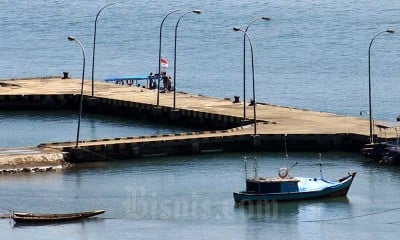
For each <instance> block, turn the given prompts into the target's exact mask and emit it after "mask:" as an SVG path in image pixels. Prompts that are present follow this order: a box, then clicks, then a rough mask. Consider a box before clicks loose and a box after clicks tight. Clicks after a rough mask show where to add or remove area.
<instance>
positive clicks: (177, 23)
mask: <svg viewBox="0 0 400 240" xmlns="http://www.w3.org/2000/svg"><path fill="white" fill-rule="evenodd" d="M189 13H196V14H201V11H200V10H191V11H188V12H185V13H184V14H182V15H181V16H180V18H179V19H178V21H177V22H176V26H175V48H174V106H173V109H175V107H176V39H177V35H178V25H179V22H180V21H181V19H182V18H183V17H184V16H185V15H187V14H189Z"/></svg>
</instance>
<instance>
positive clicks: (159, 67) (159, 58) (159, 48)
mask: <svg viewBox="0 0 400 240" xmlns="http://www.w3.org/2000/svg"><path fill="white" fill-rule="evenodd" d="M178 11H180V10H174V11H172V12H169V13H168V14H167V15H166V16H165V17H164V19H163V20H162V22H161V25H160V41H159V46H158V84H157V86H158V87H157V107H158V106H159V105H160V80H161V35H162V27H163V24H164V22H165V20H166V19H167V17H168V16H169V15H171V14H173V13H175V12H178Z"/></svg>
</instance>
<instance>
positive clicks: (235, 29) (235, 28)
mask: <svg viewBox="0 0 400 240" xmlns="http://www.w3.org/2000/svg"><path fill="white" fill-rule="evenodd" d="M233 31H235V32H238V31H242V29H240V28H238V27H234V28H233Z"/></svg>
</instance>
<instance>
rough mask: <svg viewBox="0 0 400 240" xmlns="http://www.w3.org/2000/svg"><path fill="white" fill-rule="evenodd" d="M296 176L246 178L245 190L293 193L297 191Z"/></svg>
mask: <svg viewBox="0 0 400 240" xmlns="http://www.w3.org/2000/svg"><path fill="white" fill-rule="evenodd" d="M299 181H300V180H299V179H296V178H260V177H258V178H251V179H246V192H251V193H257V194H265V193H291V192H293V193H295V192H298V191H299V186H298V182H299Z"/></svg>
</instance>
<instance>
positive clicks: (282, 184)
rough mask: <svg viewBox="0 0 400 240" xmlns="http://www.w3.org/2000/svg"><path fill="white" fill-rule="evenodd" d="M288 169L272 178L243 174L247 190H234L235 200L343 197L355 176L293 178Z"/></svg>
mask: <svg viewBox="0 0 400 240" xmlns="http://www.w3.org/2000/svg"><path fill="white" fill-rule="evenodd" d="M296 164H297V163H296ZM293 166H294V165H293ZM293 166H292V167H293ZM245 168H246V167H245ZM255 169H257V167H255ZM289 169H290V168H280V169H279V172H278V177H273V178H264V177H257V173H256V172H255V175H254V177H247V173H246V190H245V191H241V192H234V193H233V198H234V200H235V202H236V203H244V204H245V203H249V202H257V201H298V200H306V199H316V198H324V197H338V196H346V194H347V192H348V191H349V189H350V186H351V184H352V182H353V179H354V177H355V176H356V172H353V173H348V175H347V176H345V177H343V178H341V179H338V180H335V181H330V180H327V179H324V178H323V177H322V176H321V177H318V178H317V177H312V178H307V177H292V176H290V175H289ZM246 172H247V170H246ZM321 173H322V171H321ZM321 175H322V174H321Z"/></svg>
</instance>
